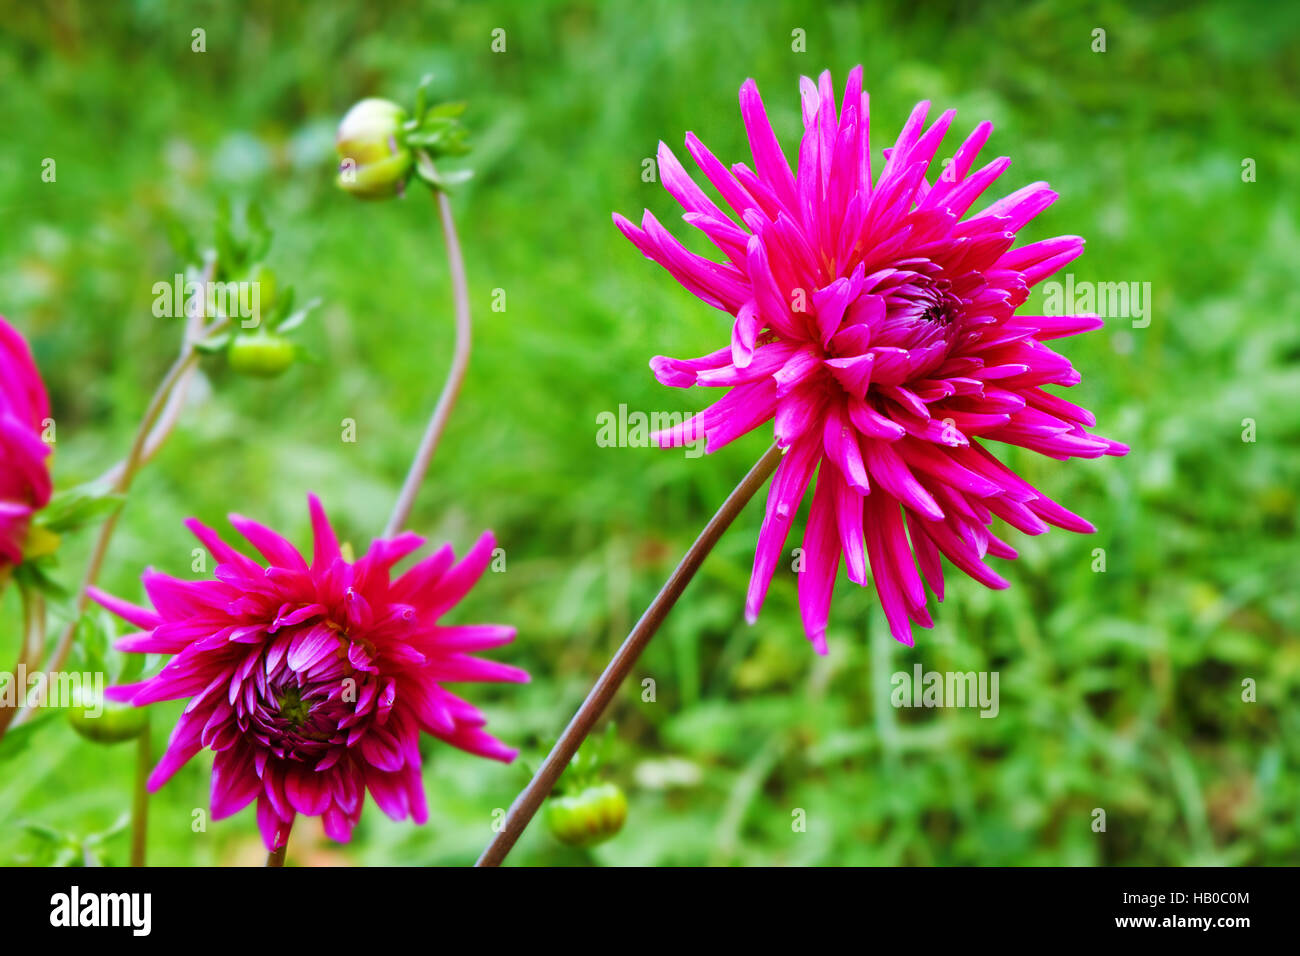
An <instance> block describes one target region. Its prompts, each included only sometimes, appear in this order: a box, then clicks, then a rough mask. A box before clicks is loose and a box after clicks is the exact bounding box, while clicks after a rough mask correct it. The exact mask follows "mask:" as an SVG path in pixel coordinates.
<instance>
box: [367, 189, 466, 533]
mask: <svg viewBox="0 0 1300 956" xmlns="http://www.w3.org/2000/svg"><path fill="white" fill-rule="evenodd" d="M434 197H435V199H436V200H437V202H438V213H439V216H440V217H441V219H442V234H443V238H444V239H445V240H446V243H447V266H448V269H449V270H450V272H451V283H452V294H453V296H454V299H455V303H456V350H455V352H454V353H453V355H452V359H451V370H450V371H449V372H448V373H447V382H446V384H445V385H443V387H442V394H441V395H440V396H439V397H438V404H437V406H436V407H435V408H434V410H433V417H432V418H430V419H429V425H428V427H427V428H426V429H425V431H424V438H423V439H421V441H420V447H419V449H418V450H417V451H416V453H415V460H414V461H412V462H411V470H410V471H409V472H407V475H406V481H405V482H404V483H403V485H402V492H401V494H400V495H398V498H397V503H396V504H395V505H394V506H393V513H392V516H391V517H390V518H389V519H388V527H387V528H386V529H385V530H384V537H386V538H391V537H393V536H394V535H396V534H397V533H399V532H400V531H402V530H403V529H404V528H405V527H406V521H407V519H408V518H410V516H411V509H412V508H413V507H414V506H415V497H416V495H417V494H419V491H420V484H421V483H422V482H423V481H424V476H425V474H426V473H427V472H428V470H429V463H430V462H431V461H433V453H434V451H435V450H437V448H438V442H439V440H441V438H442V433H443V431H444V430H445V429H446V427H447V419H449V418H450V417H451V410H452V408H453V407H454V406H455V404H456V398H457V396H458V395H460V388H461V385H462V383H463V382H464V381H465V370H466V369H467V368H468V367H469V351H470V330H471V326H470V306H469V284H468V282H467V281H466V279H465V260H464V258H463V257H462V255H461V251H460V239H459V238H458V237H457V235H456V222H455V220H454V219H453V218H452V215H451V201H450V200H449V199H448V198H447V194H446V193H444V192H442V191H441V190H437V191H435V193H434Z"/></svg>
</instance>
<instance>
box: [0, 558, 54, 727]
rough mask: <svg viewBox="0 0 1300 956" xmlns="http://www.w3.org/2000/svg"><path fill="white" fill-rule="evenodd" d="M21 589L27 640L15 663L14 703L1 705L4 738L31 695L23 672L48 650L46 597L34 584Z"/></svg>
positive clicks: (29, 668) (24, 629) (27, 670)
mask: <svg viewBox="0 0 1300 956" xmlns="http://www.w3.org/2000/svg"><path fill="white" fill-rule="evenodd" d="M18 593H19V595H20V596H21V597H22V607H23V612H22V613H23V643H22V646H21V647H20V648H19V649H18V662H17V664H16V665H15V666H14V672H13V676H12V677H11V678H10V680H12V681H14V693H13V704H10V705H0V739H2V738H3V737H4V734H5V731H6V730H7V729H8V728H9V723H10V721H12V720H13V719H14V715H15V714H17V713H18V708H19V707H20V706H21V705H22V703H23V701H24V700H25V699H26V696H27V687H26V686H25V685H19V684H18V681H19V679H20V675H22V674H29V676H30V673H29V672H30V671H33V670H36V669H38V668H39V667H40V664H41V655H42V654H43V653H44V652H45V598H44V596H43V595H42V594H41V592H40V591H38V590H36V589H35V588H34V587H24V586H23V585H21V584H20V585H19V587H18Z"/></svg>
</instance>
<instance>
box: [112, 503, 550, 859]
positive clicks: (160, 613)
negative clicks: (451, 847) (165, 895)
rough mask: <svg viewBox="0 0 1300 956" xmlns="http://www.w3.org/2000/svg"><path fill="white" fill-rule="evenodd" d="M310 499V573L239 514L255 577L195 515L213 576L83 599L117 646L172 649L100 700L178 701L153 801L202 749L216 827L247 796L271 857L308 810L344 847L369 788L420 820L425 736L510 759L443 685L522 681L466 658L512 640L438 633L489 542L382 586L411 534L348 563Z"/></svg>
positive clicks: (458, 628) (378, 799) (487, 556)
mask: <svg viewBox="0 0 1300 956" xmlns="http://www.w3.org/2000/svg"><path fill="white" fill-rule="evenodd" d="M310 504H311V518H312V527H313V529H314V531H315V549H314V551H313V554H312V558H311V562H310V563H308V562H307V561H306V560H305V559H304V558H303V557H302V556H301V555H300V554H299V553H298V551H297V550H296V549H295V548H294V547H293V546H292V545H291V544H290V543H289V542H288V541H286V540H285V539H284V538H282V537H280V535H278V534H276V533H275V532H274V531H272V530H270V529H269V528H267V527H264V526H263V525H260V524H258V523H256V522H254V521H249V520H248V519H246V518H242V517H239V516H238V515H232V516H231V517H230V522H231V524H233V525H234V526H235V528H236V529H237V530H238V531H239V532H240V534H242V535H243V536H244V537H245V538H247V539H248V540H249V541H250V542H251V543H252V545H253V547H255V548H256V549H257V550H258V551H259V552H261V554H262V556H263V558H265V559H266V566H265V567H263V566H262V565H261V564H259V563H257V562H256V561H253V560H252V559H251V558H248V557H245V556H244V555H243V554H241V553H239V552H238V551H236V550H235V549H234V548H232V547H230V546H229V545H228V544H226V543H225V542H224V541H222V540H221V539H220V538H219V537H218V536H217V534H216V533H215V532H214V531H212V530H211V529H209V528H207V527H204V526H203V525H202V524H200V523H199V522H198V521H195V520H192V519H191V520H190V521H188V522H187V526H188V527H189V528H190V530H191V531H193V532H194V534H195V536H196V537H198V539H199V540H200V541H201V542H202V543H203V544H204V546H205V547H207V548H208V550H209V551H210V552H211V553H212V554H213V556H214V557H215V558H216V560H217V562H218V564H217V567H216V569H215V573H214V576H215V580H212V581H180V580H177V579H176V578H172V577H168V576H167V575H164V574H159V573H157V572H154V571H148V572H146V573H145V575H144V584H145V590H146V591H147V593H148V595H149V598H150V600H151V601H152V603H153V606H154V608H155V610H149V609H147V608H142V607H136V606H134V605H131V604H127V603H126V602H124V601H120V600H118V599H117V598H114V597H112V596H110V595H107V594H104V593H103V592H99V591H96V592H95V593H94V598H95V600H97V601H98V602H99V603H100V604H102V605H104V606H105V607H106V608H108V609H109V610H110V611H112V612H113V613H115V614H117V615H119V616H120V617H122V618H124V619H125V620H127V621H128V622H130V623H131V624H133V625H135V626H136V627H139V628H142V632H141V633H137V634H131V635H128V636H126V637H124V638H122V639H121V640H120V641H119V642H118V645H117V646H118V647H119V648H121V649H122V650H126V651H134V652H138V653H156V654H174V655H175V656H174V657H173V658H172V659H171V661H169V662H168V663H167V665H166V666H165V667H163V669H162V671H161V672H160V673H159V674H158V675H157V676H155V677H151V678H149V679H148V680H145V681H142V682H140V683H138V684H132V685H127V686H121V687H112V688H109V689H108V691H107V696H108V697H110V698H111V699H114V700H125V701H129V702H131V703H133V704H136V705H138V706H143V705H145V704H152V703H154V702H155V701H160V700H177V699H180V698H185V697H188V698H190V702H189V704H188V705H186V707H185V712H184V713H183V714H182V715H181V718H180V721H179V722H178V723H177V724H176V728H175V730H174V731H173V732H172V736H171V741H170V742H169V744H168V747H167V752H166V753H165V754H164V755H163V758H162V760H161V761H160V762H159V764H158V766H157V767H156V768H155V769H154V771H153V773H152V774H151V775H150V777H149V788H150V789H151V790H157V789H158V788H159V787H160V786H162V785H163V784H164V783H165V782H166V781H167V780H168V778H170V777H171V775H172V774H173V773H175V772H176V770H177V769H178V768H179V767H181V765H183V764H184V763H185V762H186V761H188V760H189V759H190V758H191V757H193V756H194V755H195V754H196V753H198V752H199V750H200V749H201V748H203V747H207V748H209V749H210V750H212V751H214V752H215V754H216V758H215V762H214V765H213V768H212V817H213V819H215V820H220V819H222V818H224V817H228V816H230V815H231V814H233V813H237V812H238V811H239V810H242V809H243V808H244V807H245V806H247V805H248V804H249V803H250V802H251V801H252V800H253V798H254V797H256V798H257V822H258V825H259V827H260V828H261V831H262V837H263V839H264V840H265V842H266V845H267V848H268V849H272V850H274V849H278V848H279V847H281V846H283V845H284V843H285V840H286V839H287V838H288V833H289V828H290V826H291V825H292V823H293V820H294V817H295V815H296V814H299V813H302V814H306V815H309V816H320V817H322V818H323V820H324V824H325V831H326V832H327V833H328V834H329V835H330V836H331V837H333V838H334V839H336V840H347V839H348V838H349V837H350V836H351V833H352V828H353V827H354V826H356V824H357V821H358V820H359V819H360V817H361V805H362V801H363V799H364V797H365V793H366V791H367V790H369V791H370V794H371V796H373V797H374V798H375V803H377V804H378V805H379V808H380V809H381V810H383V811H384V812H385V813H386V814H388V815H389V816H390V817H392V818H393V819H395V820H403V819H405V818H406V817H408V816H409V817H411V818H412V819H413V820H415V822H416V823H423V822H424V821H425V820H426V819H427V816H428V813H427V810H426V807H425V800H424V786H423V783H422V782H421V777H420V748H419V739H420V731H421V730H423V731H425V732H426V733H429V734H432V735H433V736H434V737H437V738H439V739H441V740H445V741H446V742H447V743H449V744H451V745H452V746H454V747H459V748H460V749H461V750H466V751H469V752H470V753H474V754H478V755H480V756H483V757H491V758H493V759H494V760H501V761H506V762H509V761H511V760H513V759H514V758H515V754H516V751H514V750H512V749H511V748H509V747H506V746H505V745H504V744H502V743H500V742H499V741H498V740H496V739H495V738H493V737H491V736H490V735H488V734H487V733H486V732H485V731H484V730H483V726H484V724H485V722H486V721H485V719H484V717H483V715H482V714H481V713H480V712H479V711H478V710H477V709H475V708H474V707H473V706H472V705H470V704H469V703H467V702H466V701H464V700H462V699H461V698H459V697H457V696H456V695H455V694H453V693H451V692H450V691H448V690H447V689H446V688H445V687H444V686H443V685H444V684H446V683H458V682H462V681H518V682H525V681H527V680H528V675H527V674H526V673H525V672H524V671H522V670H519V669H518V668H516V667H509V666H507V665H505V664H498V663H496V662H494V661H487V660H482V659H480V658H477V657H473V656H471V654H472V653H473V652H475V651H481V650H485V649H487V648H491V647H498V646H500V645H502V644H508V643H509V642H510V641H511V640H512V639H513V638H514V633H515V632H514V628H510V627H501V626H498V625H489V624H462V625H444V624H440V623H438V622H439V619H440V618H441V617H442V615H443V614H444V613H445V612H447V611H448V610H450V609H451V608H452V607H454V606H455V605H456V603H457V602H459V601H460V600H461V598H463V597H464V596H465V595H466V594H467V593H468V592H469V590H470V588H472V587H473V586H474V584H475V583H476V582H477V581H478V579H479V578H480V577H481V576H482V574H483V572H484V570H485V569H486V568H487V566H488V562H489V561H490V560H491V557H492V549H493V546H494V544H495V541H494V539H493V537H492V534H491V532H486V533H484V534H483V536H482V537H481V538H479V540H478V542H477V543H476V544H475V545H474V547H473V548H471V549H470V551H469V553H468V554H466V555H465V557H464V558H462V559H461V561H460V562H459V563H457V562H456V560H455V556H454V555H453V554H452V549H451V546H450V545H445V546H444V547H443V548H442V549H441V550H439V551H437V552H435V553H434V554H432V555H430V556H429V557H427V558H425V559H424V560H422V561H420V562H419V563H417V564H415V565H414V566H412V567H411V568H410V570H408V571H407V572H406V573H405V574H402V575H400V576H399V577H397V579H396V580H393V579H392V575H391V573H390V572H391V570H392V568H393V565H395V564H396V563H397V562H399V561H401V560H402V559H403V558H405V557H406V556H407V555H409V554H411V553H412V552H414V551H416V550H417V549H419V548H420V547H421V546H422V545H423V544H424V539H423V538H421V537H419V536H417V535H415V534H411V533H409V532H407V533H404V534H400V535H398V536H397V537H395V538H392V539H390V540H380V541H376V542H375V543H374V544H372V545H371V546H370V550H369V552H368V553H367V554H366V555H365V556H364V557H362V558H361V559H360V560H359V561H349V560H347V559H345V558H344V557H343V555H342V553H341V552H340V550H339V545H338V541H337V540H336V539H335V537H334V532H333V530H332V529H331V528H330V524H329V520H328V519H327V518H326V517H325V512H324V510H323V509H322V508H321V504H320V502H319V501H318V500H317V499H316V497H315V496H312V497H311V498H310Z"/></svg>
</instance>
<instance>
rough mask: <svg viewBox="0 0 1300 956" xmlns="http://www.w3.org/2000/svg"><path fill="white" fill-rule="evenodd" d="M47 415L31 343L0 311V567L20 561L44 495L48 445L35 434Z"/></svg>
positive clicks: (47, 492) (47, 485) (44, 501)
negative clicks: (27, 341)
mask: <svg viewBox="0 0 1300 956" xmlns="http://www.w3.org/2000/svg"><path fill="white" fill-rule="evenodd" d="M49 417H50V400H49V398H48V397H47V396H46V394H45V385H44V383H42V382H41V376H40V373H39V372H38V371H37V370H36V362H35V361H34V360H33V359H32V353H31V349H29V348H28V347H27V343H26V341H24V340H23V337H22V336H21V335H19V334H18V332H17V331H16V330H15V329H14V328H13V326H11V325H10V324H9V323H8V322H6V321H5V320H4V317H3V316H0V568H3V567H4V566H5V565H7V564H9V565H13V564H19V563H21V562H22V559H23V543H24V542H25V541H26V540H27V528H28V525H29V524H30V522H31V518H32V515H33V514H34V513H36V512H37V511H39V510H40V509H41V508H44V507H45V505H46V504H48V503H49V500H50V492H51V490H52V489H51V485H50V469H49V465H48V463H47V462H46V459H47V458H49V456H50V446H49V445H47V444H46V443H45V442H44V441H42V440H41V432H42V430H43V429H44V427H45V421H46V419H48V418H49Z"/></svg>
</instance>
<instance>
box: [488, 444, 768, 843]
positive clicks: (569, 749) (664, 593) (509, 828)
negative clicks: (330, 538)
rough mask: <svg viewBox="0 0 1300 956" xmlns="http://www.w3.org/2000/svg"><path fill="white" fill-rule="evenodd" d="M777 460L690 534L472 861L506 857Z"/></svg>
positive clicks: (759, 467) (753, 473)
mask: <svg viewBox="0 0 1300 956" xmlns="http://www.w3.org/2000/svg"><path fill="white" fill-rule="evenodd" d="M780 461H781V449H780V448H779V447H778V446H776V445H773V446H772V447H771V448H769V449H768V450H767V453H766V454H764V455H763V457H762V458H760V459H759V460H758V463H757V464H756V465H754V467H753V468H751V469H750V472H749V474H747V475H746V476H745V478H744V480H742V481H741V483H740V484H739V485H737V486H736V487H735V489H734V490H733V491H732V492H731V494H730V495H728V496H727V500H726V501H724V502H723V503H722V507H721V508H719V509H718V511H717V514H715V515H714V516H713V517H712V518H711V519H710V520H709V523H708V524H707V525H705V526H704V530H703V531H701V532H700V536H699V537H698V538H696V539H695V543H694V544H692V545H691V547H690V550H688V551H687V552H686V554H685V556H683V557H682V560H681V563H679V564H678V565H677V567H676V568H675V569H674V570H673V573H672V574H671V575H670V576H669V577H668V580H667V581H666V582H664V586H663V588H662V589H661V590H660V591H659V594H658V595H657V596H656V597H655V599H654V600H653V601H652V602H651V603H650V606H649V607H648V608H646V610H645V613H644V614H642V615H641V620H639V621H637V623H636V626H635V627H633V628H632V632H631V633H630V634H628V636H627V639H626V640H625V641H624V642H623V645H622V646H621V647H620V648H619V649H618V651H617V652H615V654H614V656H613V657H612V658H611V659H610V662H609V664H608V665H606V667H605V670H604V672H603V673H602V674H601V675H600V678H599V679H598V680H597V681H596V684H595V686H594V687H592V689H591V692H590V693H589V694H588V695H587V699H586V700H584V701H583V702H582V706H581V707H579V708H578V712H577V713H576V714H574V715H573V719H572V720H570V721H569V726H568V727H566V728H565V729H564V733H563V734H561V735H560V739H559V740H558V741H556V743H555V746H554V747H553V748H551V752H550V753H549V754H548V755H547V757H546V760H545V761H544V762H543V763H542V765H541V767H539V768H538V770H537V773H536V774H534V775H533V779H532V780H531V781H529V783H528V786H526V787H525V788H524V789H523V791H522V792H520V794H519V796H517V797H516V798H515V802H514V803H512V804H511V805H510V810H509V811H508V812H507V813H506V819H505V823H504V825H503V826H502V828H501V831H500V832H499V833H497V835H496V836H495V837H494V838H493V840H492V842H491V843H489V844H488V846H487V849H485V850H484V851H483V855H482V856H480V857H479V858H478V862H477V863H476V864H475V866H499V865H500V864H501V862H502V861H503V860H504V859H505V858H506V854H508V853H509V852H510V850H511V848H512V847H513V846H514V845H515V842H516V841H517V840H518V839H519V837H520V835H521V834H522V833H523V832H524V829H525V828H526V827H527V826H528V824H529V822H530V821H531V820H532V819H533V816H534V814H536V813H537V810H538V808H539V807H540V806H541V805H542V801H544V800H545V799H546V797H547V796H548V795H549V794H550V792H551V790H552V788H553V787H554V786H555V782H556V781H557V780H559V778H560V774H562V773H563V772H564V769H565V768H566V767H567V766H568V765H569V761H570V760H572V759H573V755H574V754H575V753H577V752H578V747H579V746H580V745H581V744H582V742H583V740H585V739H586V737H587V735H588V734H589V733H591V729H592V728H593V727H594V726H595V725H596V721H597V720H599V719H600V716H601V714H603V713H604V712H605V708H606V707H607V706H609V702H610V701H611V700H612V699H613V697H614V694H615V693H617V692H618V688H619V686H620V685H621V684H622V683H623V680H624V678H626V677H627V675H628V672H629V671H631V670H632V666H633V665H634V664H635V663H636V661H637V658H638V657H640V656H641V652H642V651H643V650H645V647H646V645H647V644H649V643H650V639H651V638H652V637H654V635H655V632H656V631H658V630H659V625H660V624H662V623H663V621H664V618H666V617H667V616H668V612H669V611H671V610H672V609H673V606H674V605H675V604H676V603H677V599H678V598H679V597H681V596H682V592H683V591H685V590H686V586H687V585H688V584H690V583H691V579H692V578H693V577H694V576H695V572H696V571H698V570H699V569H700V565H702V564H703V563H704V559H705V558H706V557H708V554H709V552H710V551H712V550H713V546H714V545H715V544H717V543H718V539H719V538H721V537H722V534H723V532H724V531H726V530H727V528H728V527H729V526H730V525H731V522H732V521H734V520H735V519H736V516H737V515H738V514H740V512H741V511H742V510H744V508H745V505H747V504H748V503H749V500H750V499H751V498H752V497H754V493H755V492H757V491H758V489H759V488H761V487H762V486H763V484H764V483H765V482H766V481H767V479H768V478H770V477H771V476H772V472H774V471H775V470H776V466H777V465H778V464H779V463H780Z"/></svg>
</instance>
